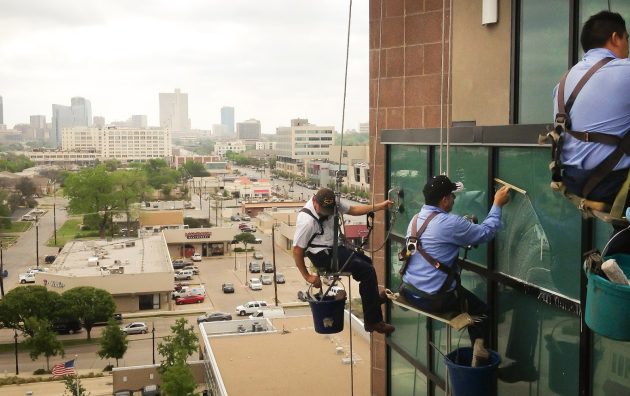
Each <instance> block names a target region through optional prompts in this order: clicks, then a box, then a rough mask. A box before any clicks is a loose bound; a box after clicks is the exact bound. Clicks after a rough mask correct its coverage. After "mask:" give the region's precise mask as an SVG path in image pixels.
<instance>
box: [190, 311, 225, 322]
mask: <svg viewBox="0 0 630 396" xmlns="http://www.w3.org/2000/svg"><path fill="white" fill-rule="evenodd" d="M223 320H232V315H230V314H229V313H225V312H209V313H207V314H205V315H201V316H198V317H197V323H203V322H219V321H223Z"/></svg>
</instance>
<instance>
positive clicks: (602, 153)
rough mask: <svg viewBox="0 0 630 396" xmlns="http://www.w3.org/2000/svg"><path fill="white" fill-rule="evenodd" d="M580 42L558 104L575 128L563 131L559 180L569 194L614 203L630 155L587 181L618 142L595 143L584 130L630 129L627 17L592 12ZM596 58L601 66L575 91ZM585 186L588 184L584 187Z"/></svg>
mask: <svg viewBox="0 0 630 396" xmlns="http://www.w3.org/2000/svg"><path fill="white" fill-rule="evenodd" d="M580 42H581V44H582V48H583V50H584V57H583V58H582V60H581V61H580V62H578V63H577V64H576V65H575V66H573V67H572V68H571V70H570V71H569V73H568V74H567V76H566V81H565V84H564V95H563V97H562V99H563V102H564V103H563V104H562V106H563V107H564V105H565V104H566V107H567V108H566V110H568V111H567V112H568V114H567V116H568V118H569V120H570V123H569V124H568V125H567V129H569V130H570V131H577V133H564V134H563V137H564V144H563V146H562V152H561V157H560V158H561V163H562V165H563V166H564V169H563V175H562V181H563V183H564V185H565V187H566V188H567V190H568V191H569V192H571V193H574V194H576V195H578V196H582V197H584V198H588V199H591V200H595V201H602V202H607V203H612V202H613V201H614V199H615V196H616V195H617V192H618V191H619V189H620V188H621V185H622V184H623V182H624V181H625V179H626V176H627V173H628V168H630V156H629V155H628V153H627V152H626V153H624V154H623V155H622V156H621V157H620V159H619V160H618V161H614V160H612V163H611V169H610V171H607V172H601V173H602V176H603V179H602V180H601V181H597V179H593V181H591V182H589V178H590V177H591V176H592V175H593V173H594V169H595V168H596V167H597V166H598V165H600V164H602V163H603V162H604V160H606V158H607V157H608V156H609V155H610V154H611V153H612V152H613V151H614V150H615V149H616V145H615V144H614V143H613V144H610V143H608V144H607V143H603V142H601V141H599V142H598V141H593V140H595V139H592V138H591V139H589V136H588V134H584V133H583V132H589V133H593V132H597V133H598V134H606V135H612V136H615V137H617V138H621V137H623V136H624V135H625V134H626V133H627V132H628V130H629V129H630V61H629V60H628V32H627V30H626V24H625V21H624V19H623V18H622V17H621V15H619V14H617V13H613V12H609V11H602V12H600V13H598V14H595V15H593V16H591V17H590V18H589V19H588V21H587V22H586V23H585V24H584V27H583V29H582V34H581V37H580ZM605 58H610V61H608V62H607V63H605V62H606V61H605V60H604V59H605ZM598 62H602V63H603V66H601V67H600V68H599V69H596V68H595V69H593V70H596V71H595V72H594V74H593V75H592V76H591V77H590V79H589V80H588V81H587V82H586V83H585V84H584V85H583V87H582V89H581V90H579V89H577V90H576V87H579V85H580V84H579V81H580V79H582V77H583V76H584V75H585V74H587V72H588V71H589V70H590V69H591V68H592V67H594V66H596V64H598ZM560 85H561V84H558V85H557V86H556V87H555V89H554V114H558V113H559V103H558V91H559V86H560ZM574 91H578V92H579V94H578V95H577V96H576V97H575V102H574V103H573V105H572V106H571V104H570V103H571V100H570V98H571V94H572V93H573V92H574ZM561 110H562V109H560V113H562V111H561ZM566 110H565V111H566ZM597 133H596V134H594V135H597ZM604 138H606V136H604ZM589 184H591V185H592V188H585V186H587V185H589ZM589 189H590V191H589ZM585 193H586V194H585ZM584 195H586V196H584Z"/></svg>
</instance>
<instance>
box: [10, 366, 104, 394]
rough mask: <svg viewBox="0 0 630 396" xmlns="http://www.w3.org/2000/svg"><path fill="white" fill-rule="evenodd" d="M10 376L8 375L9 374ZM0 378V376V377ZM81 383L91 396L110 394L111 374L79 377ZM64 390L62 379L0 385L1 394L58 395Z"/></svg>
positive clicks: (81, 373) (85, 371)
mask: <svg viewBox="0 0 630 396" xmlns="http://www.w3.org/2000/svg"><path fill="white" fill-rule="evenodd" d="M89 373H90V371H89V370H79V374H80V375H87V374H89ZM9 377H10V375H9ZM18 377H20V378H33V377H35V378H37V377H47V376H36V375H28V374H25V375H23V374H20V375H19V376H18ZM0 378H2V377H0ZM80 381H81V385H82V386H83V387H84V388H85V389H86V390H87V392H88V393H89V394H90V395H91V396H105V395H111V394H112V376H111V374H110V373H107V374H105V375H104V376H103V377H95V378H81V379H80ZM65 390H66V386H65V385H64V383H63V381H61V380H58V381H57V380H56V381H47V382H32V383H30V384H20V385H5V386H2V387H0V393H1V394H2V396H24V395H26V394H27V392H33V393H32V394H33V396H39V395H51V396H58V395H63V393H64V391H65Z"/></svg>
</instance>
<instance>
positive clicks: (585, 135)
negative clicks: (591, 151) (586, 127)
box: [584, 132, 589, 143]
mask: <svg viewBox="0 0 630 396" xmlns="http://www.w3.org/2000/svg"><path fill="white" fill-rule="evenodd" d="M584 141H585V142H586V143H588V142H589V140H588V132H584Z"/></svg>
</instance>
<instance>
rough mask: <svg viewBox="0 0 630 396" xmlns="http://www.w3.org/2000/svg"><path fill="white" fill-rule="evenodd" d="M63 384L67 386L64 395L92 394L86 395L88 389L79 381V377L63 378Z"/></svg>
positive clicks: (80, 395)
mask: <svg viewBox="0 0 630 396" xmlns="http://www.w3.org/2000/svg"><path fill="white" fill-rule="evenodd" d="M63 384H64V385H65V386H66V390H65V391H64V392H63V394H64V395H70V396H89V395H90V393H86V391H87V389H85V388H84V387H83V384H82V383H81V381H80V380H79V377H72V376H69V375H66V376H65V377H63Z"/></svg>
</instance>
